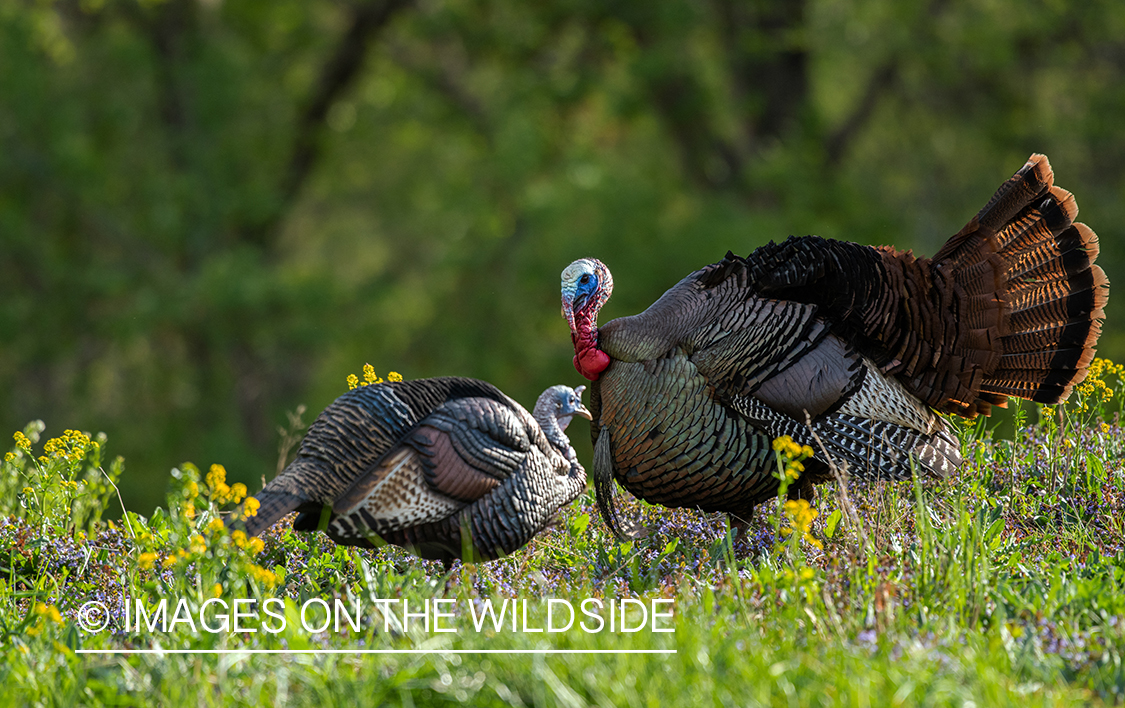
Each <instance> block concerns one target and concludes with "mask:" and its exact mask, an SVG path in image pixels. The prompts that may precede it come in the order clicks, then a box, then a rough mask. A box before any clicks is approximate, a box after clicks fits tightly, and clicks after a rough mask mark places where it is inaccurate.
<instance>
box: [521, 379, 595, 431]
mask: <svg viewBox="0 0 1125 708" xmlns="http://www.w3.org/2000/svg"><path fill="white" fill-rule="evenodd" d="M585 390H586V387H585V386H579V387H577V388H571V387H570V386H563V385H561V384H560V385H558V386H552V387H550V388H549V389H547V390H546V391H544V392H543V393H542V394H541V395H540V396H539V400H538V401H536V402H535V419H536V420H538V421H540V425H542V423H543V421H544V420H545V419H549V418H554V419H555V422H556V423H558V426H559V430H566V426H568V425H570V421H571V419H572V418H574V416H576V415H578V416H582V417H583V418H585V419H586V420H593V418H594V417H593V416H592V415H591V414H590V411H589V410H588V409H587V408H586V406H584V405H582V392H583V391H585Z"/></svg>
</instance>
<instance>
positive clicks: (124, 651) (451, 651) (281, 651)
mask: <svg viewBox="0 0 1125 708" xmlns="http://www.w3.org/2000/svg"><path fill="white" fill-rule="evenodd" d="M74 653H75V654H677V653H679V651H678V650H677V649H75V651H74Z"/></svg>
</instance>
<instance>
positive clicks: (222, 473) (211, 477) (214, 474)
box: [206, 464, 227, 489]
mask: <svg viewBox="0 0 1125 708" xmlns="http://www.w3.org/2000/svg"><path fill="white" fill-rule="evenodd" d="M206 481H207V486H208V487H210V488H211V489H215V488H217V487H218V486H219V485H224V486H225V483H226V481H227V469H226V468H225V467H223V466H222V465H218V464H216V465H211V470H210V471H209V472H207V480H206Z"/></svg>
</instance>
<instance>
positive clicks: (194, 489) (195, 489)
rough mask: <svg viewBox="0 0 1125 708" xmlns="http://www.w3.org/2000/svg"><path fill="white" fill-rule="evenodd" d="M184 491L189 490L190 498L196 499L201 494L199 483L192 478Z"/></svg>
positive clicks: (188, 495)
mask: <svg viewBox="0 0 1125 708" xmlns="http://www.w3.org/2000/svg"><path fill="white" fill-rule="evenodd" d="M184 491H186V492H187V498H188V499H195V498H196V497H198V496H199V485H198V484H196V482H195V480H194V479H190V480H188V483H187V486H185V487H184Z"/></svg>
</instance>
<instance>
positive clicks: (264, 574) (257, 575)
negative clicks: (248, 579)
mask: <svg viewBox="0 0 1125 708" xmlns="http://www.w3.org/2000/svg"><path fill="white" fill-rule="evenodd" d="M250 575H251V576H252V577H253V578H254V579H255V580H257V581H258V582H259V583H262V584H263V585H266V586H268V587H271V588H272V587H273V586H274V585H277V575H276V574H275V573H273V572H272V571H269V570H266V569H265V568H263V567H261V566H259V565H252V566H250Z"/></svg>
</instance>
